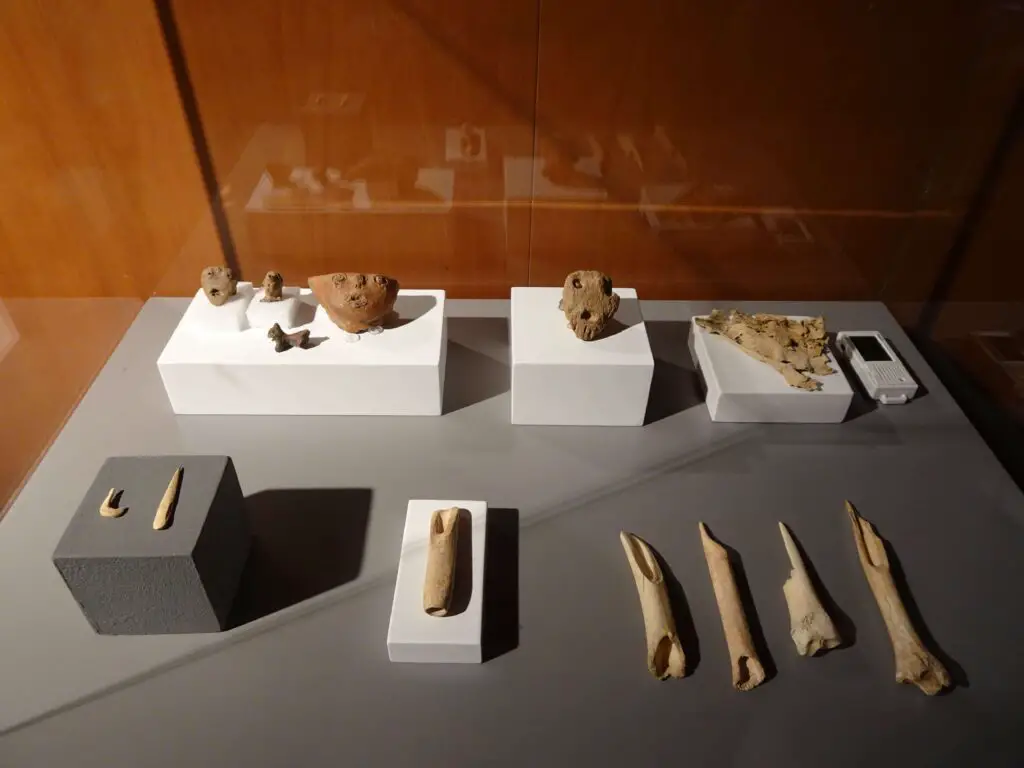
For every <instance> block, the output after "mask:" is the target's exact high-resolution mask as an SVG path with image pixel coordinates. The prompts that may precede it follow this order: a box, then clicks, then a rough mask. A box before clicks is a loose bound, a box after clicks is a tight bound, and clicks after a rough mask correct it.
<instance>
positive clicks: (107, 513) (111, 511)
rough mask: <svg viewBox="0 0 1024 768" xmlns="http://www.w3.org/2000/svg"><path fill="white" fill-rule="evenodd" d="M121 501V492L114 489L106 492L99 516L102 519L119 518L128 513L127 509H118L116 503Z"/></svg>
mask: <svg viewBox="0 0 1024 768" xmlns="http://www.w3.org/2000/svg"><path fill="white" fill-rule="evenodd" d="M120 499H121V491H119V490H117V489H116V488H111V489H110V490H109V491H107V498H105V499H104V500H103V503H102V504H100V514H101V515H103V517H120V516H121V515H123V514H124V513H125V512H127V511H128V507H118V506H117V505H118V502H119V501H120Z"/></svg>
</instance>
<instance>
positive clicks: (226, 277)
mask: <svg viewBox="0 0 1024 768" xmlns="http://www.w3.org/2000/svg"><path fill="white" fill-rule="evenodd" d="M200 285H202V286H203V293H205V294H206V298H208V299H209V300H210V303H211V304H213V306H215V307H219V306H221V305H222V304H224V303H225V302H226V301H227V300H228V299H230V298H231V297H232V296H234V295H235V293H236V292H237V290H238V281H237V280H236V279H235V276H234V274H233V273H232V271H231V270H230V269H229V268H228V267H207V268H206V269H204V270H203V274H202V276H201V277H200Z"/></svg>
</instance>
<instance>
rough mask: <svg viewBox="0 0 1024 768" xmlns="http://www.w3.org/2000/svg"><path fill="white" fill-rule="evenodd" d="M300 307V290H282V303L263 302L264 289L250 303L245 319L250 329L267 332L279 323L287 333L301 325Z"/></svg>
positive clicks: (257, 292)
mask: <svg viewBox="0 0 1024 768" xmlns="http://www.w3.org/2000/svg"><path fill="white" fill-rule="evenodd" d="M300 307H301V302H300V301H299V289H298V288H284V289H282V291H281V300H280V301H263V289H262V288H260V289H259V290H258V291H256V295H255V296H253V299H252V301H250V302H249V309H248V310H246V313H245V317H246V320H248V322H249V327H250V328H259V329H260V330H264V331H266V330H268V329H269V328H271V327H272V326H273V325H274V323H277V324H278V325H280V326H281V328H283V329H284V330H286V331H287V330H290V329H292V328H294V327H295V326H297V325H298V324H299V309H300Z"/></svg>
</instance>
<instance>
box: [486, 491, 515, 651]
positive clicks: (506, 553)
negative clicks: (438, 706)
mask: <svg viewBox="0 0 1024 768" xmlns="http://www.w3.org/2000/svg"><path fill="white" fill-rule="evenodd" d="M485 539H486V541H485V544H484V547H485V552H486V554H485V556H484V562H485V563H486V565H485V567H484V606H483V630H482V639H481V645H482V652H483V660H484V661H490V660H491V659H495V658H497V657H498V656H501V655H503V654H506V653H508V652H509V651H513V650H515V649H516V648H518V647H519V510H518V509H491V510H488V513H487V533H486V536H485Z"/></svg>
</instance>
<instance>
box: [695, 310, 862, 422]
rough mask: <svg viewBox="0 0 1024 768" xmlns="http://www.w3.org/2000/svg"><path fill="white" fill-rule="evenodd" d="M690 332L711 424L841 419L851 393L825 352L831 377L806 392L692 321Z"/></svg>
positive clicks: (830, 354)
mask: <svg viewBox="0 0 1024 768" xmlns="http://www.w3.org/2000/svg"><path fill="white" fill-rule="evenodd" d="M794 319H804V318H794ZM690 326H691V331H690V332H691V334H692V336H691V345H692V352H693V354H694V362H695V363H696V365H697V367H698V368H700V370H701V372H702V373H703V374H704V381H705V383H706V384H707V389H708V392H707V405H708V412H709V413H710V414H711V420H712V421H732V422H737V421H742V422H760V423H798V424H836V423H839V422H841V421H842V420H843V419H844V418H846V412H847V410H849V408H850V403H851V402H852V400H853V390H852V389H851V388H850V384H849V382H847V380H846V376H845V375H844V374H843V371H842V369H841V368H840V367H839V364H838V363H837V362H836V358H835V355H833V354H832V350H831V349H829V350H827V352H828V359H829V363H830V364H831V365H832V368H833V369H835V373H833V374H831V375H830V376H816V377H814V378H815V379H817V380H818V381H820V382H821V383H822V388H821V389H820V390H818V391H817V392H810V391H807V390H803V389H797V388H796V387H791V386H789V385H788V384H786V380H785V379H784V378H782V374H780V373H778V372H777V371H776V370H775V369H774V368H772V367H771V366H768V365H766V364H764V363H762V362H759V361H757V360H755V359H754V358H752V357H751V356H750V355H748V354H747V353H745V352H744V351H743V350H741V349H738V348H737V347H736V346H735V345H734V344H733V343H732V342H731V341H728V340H727V339H724V338H722V337H721V336H718V335H716V334H713V333H710V332H709V331H706V330H705V329H703V328H701V327H700V326H699V325H697V323H696V322H694V321H692V320H691V323H690Z"/></svg>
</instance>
